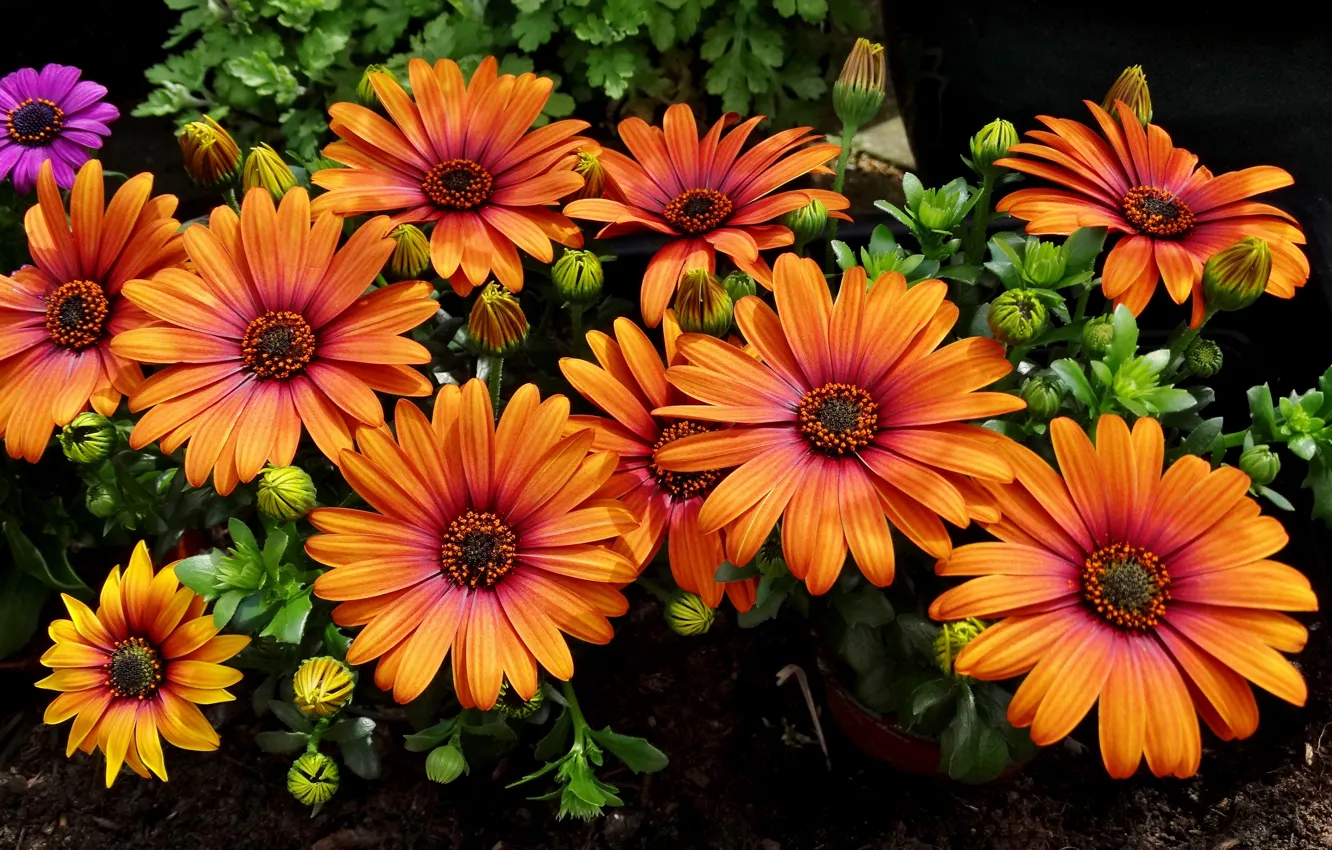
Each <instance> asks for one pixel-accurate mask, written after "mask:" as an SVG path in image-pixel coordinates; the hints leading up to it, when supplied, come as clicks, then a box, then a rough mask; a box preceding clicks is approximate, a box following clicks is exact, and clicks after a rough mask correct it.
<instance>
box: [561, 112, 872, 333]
mask: <svg viewBox="0 0 1332 850" xmlns="http://www.w3.org/2000/svg"><path fill="white" fill-rule="evenodd" d="M736 117H737V116H736V115H735V114H733V113H727V114H726V115H723V116H722V118H721V120H719V121H718V122H717V123H716V124H713V125H712V129H711V130H709V131H708V132H707V135H705V136H704V137H703V139H702V141H700V140H699V138H698V125H697V123H696V122H695V121H694V113H693V111H692V110H690V108H689V107H688V106H687V105H685V104H682V103H677V104H675V105H673V106H671V107H670V108H669V109H667V110H666V117H665V120H664V121H663V125H662V127H660V128H658V127H650V126H648V124H647V123H646V122H645V121H643V120H642V119H641V118H626V119H625V120H624V121H621V122H620V127H619V130H620V138H621V139H622V140H623V141H624V144H625V146H626V147H628V148H629V152H630V153H632V154H633V155H634V158H633V159H630V158H629V157H627V156H625V155H623V154H621V153H617V152H616V151H611V150H607V151H603V152H602V154H601V164H602V166H603V167H604V168H605V169H606V173H607V174H608V175H610V177H611V179H612V180H613V181H614V183H615V187H616V189H617V190H618V191H619V192H620V195H621V197H622V198H623V202H621V201H620V200H612V199H606V198H601V199H587V200H581V201H574V202H573V203H571V204H569V205H568V206H567V207H565V208H564V212H565V213H566V214H567V215H570V216H573V217H574V218H586V219H591V220H592V221H604V222H609V223H608V224H607V225H606V226H605V227H603V228H602V229H601V232H600V233H598V234H597V236H598V238H607V237H610V236H618V235H621V234H624V233H632V232H635V231H640V230H653V231H656V232H658V233H664V234H666V235H667V236H672V237H676V238H675V239H673V240H672V241H670V242H668V243H667V244H666V245H665V247H663V248H661V249H660V250H659V251H657V253H656V254H654V255H653V257H652V260H651V262H650V263H649V264H648V270H647V274H645V275H644V277H643V291H642V310H643V320H644V321H645V322H646V323H647V325H648V327H654V328H655V327H656V326H657V325H658V324H659V323H660V322H661V317H662V314H663V313H664V312H665V311H666V305H668V304H669V303H670V301H671V295H672V294H673V293H674V292H675V285H676V283H677V282H678V281H679V279H680V275H681V273H682V272H684V271H685V270H687V269H691V268H706V269H707V270H708V271H710V272H712V271H715V270H716V261H717V251H721V252H722V253H723V254H726V255H727V256H729V257H730V258H731V260H733V261H734V262H735V264H736V265H737V266H739V267H740V268H741V269H743V270H744V271H745V272H747V273H749V274H750V275H751V276H753V277H754V278H755V279H756V280H758V281H759V282H761V283H763V284H764V285H765V286H769V285H771V281H772V270H771V269H769V268H768V264H767V263H766V262H765V261H764V260H763V258H762V257H760V256H759V251H761V250H763V249H765V248H780V247H781V246H783V245H790V244H791V243H792V241H793V240H794V236H793V235H792V233H791V230H790V229H789V228H787V227H784V226H782V225H780V224H772V223H771V222H774V221H776V220H777V219H778V218H780V217H781V216H782V215H784V214H785V213H788V212H790V211H791V210H795V209H799V208H801V207H803V206H805V205H807V204H808V203H810V201H813V200H818V201H821V202H822V203H823V205H824V206H826V207H827V208H828V209H829V210H832V211H833V212H832V213H830V215H834V216H836V217H838V218H846V215H845V214H844V213H842V212H840V210H844V209H846V208H847V206H849V204H848V202H847V200H846V198H844V197H842V196H841V195H839V194H837V193H836V192H829V191H826V190H822V189H801V190H799V191H789V192H779V193H777V194H776V195H773V194H771V193H772V192H773V191H775V190H776V189H778V188H780V187H781V186H784V185H786V184H787V183H789V182H791V181H792V180H794V179H796V178H797V177H801V176H803V175H805V174H809V173H811V172H816V171H826V169H824V168H823V165H824V163H826V162H827V161H828V160H830V159H832V158H833V157H835V156H837V154H838V153H839V152H840V151H841V148H840V147H838V146H837V145H832V144H823V143H820V144H814V145H809V146H808V147H803V148H802V145H805V144H806V143H807V142H811V141H814V140H815V139H817V138H819V136H817V135H815V134H812V133H810V128H809V127H795V128H793V129H790V130H783V131H782V132H780V133H774V134H773V135H772V137H770V138H768V139H765V140H764V141H762V142H760V143H758V144H757V145H755V146H754V147H753V148H751V149H750V150H749V151H747V152H746V153H744V154H743V155H741V153H740V148H741V147H742V146H743V145H744V143H745V140H746V139H748V138H749V134H750V133H751V132H753V130H754V127H755V126H757V125H758V123H759V122H760V121H762V120H763V116H761V115H759V116H755V117H754V118H751V119H749V120H748V121H746V122H744V123H743V124H741V125H740V126H738V127H736V128H735V129H734V130H732V131H731V132H730V133H727V134H725V135H723V133H722V131H723V130H725V129H726V128H727V127H729V126H730V125H731V124H733V123H734V122H735V120H736Z"/></svg>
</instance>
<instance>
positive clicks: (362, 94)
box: [356, 65, 398, 109]
mask: <svg viewBox="0 0 1332 850" xmlns="http://www.w3.org/2000/svg"><path fill="white" fill-rule="evenodd" d="M372 74H387V75H388V76H389V78H390V79H393V80H396V79H398V75H397V74H395V73H393V72H392V71H391V70H389V67H388V66H387V65H366V66H365V71H364V72H363V73H362V74H361V80H360V82H358V83H357V84H356V98H357V100H359V101H361V105H362V106H368V107H370V108H371V109H374V108H375V107H376V106H379V93H378V92H376V91H375V87H374V86H373V85H371V83H370V76H371V75H372Z"/></svg>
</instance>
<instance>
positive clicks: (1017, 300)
mask: <svg viewBox="0 0 1332 850" xmlns="http://www.w3.org/2000/svg"><path fill="white" fill-rule="evenodd" d="M1049 321H1050V314H1049V311H1048V310H1046V309H1045V304H1043V303H1042V302H1041V299H1039V298H1037V297H1036V296H1035V295H1033V294H1032V293H1031V292H1028V291H1027V290H1025V289H1010V290H1008V291H1007V292H1005V293H1003V294H1002V295H1000V296H999V297H998V298H996V299H994V301H993V302H992V303H991V304H990V332H991V333H992V334H994V338H995V339H997V340H999V341H1000V342H1004V343H1007V344H1009V345H1020V344H1021V343H1024V342H1030V341H1032V340H1033V339H1035V338H1036V337H1038V336H1040V334H1041V333H1042V332H1043V331H1044V330H1045V326H1046V325H1047V324H1049Z"/></svg>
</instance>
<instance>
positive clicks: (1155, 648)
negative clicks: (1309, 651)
mask: <svg viewBox="0 0 1332 850" xmlns="http://www.w3.org/2000/svg"><path fill="white" fill-rule="evenodd" d="M1050 434H1051V437H1052V438H1053V441H1054V450H1055V455H1056V456H1057V458H1058V460H1059V467H1060V469H1061V471H1062V473H1063V475H1062V478H1061V476H1060V475H1059V474H1057V473H1055V472H1054V471H1053V470H1052V469H1050V467H1049V466H1047V465H1046V464H1045V462H1044V461H1043V460H1041V459H1040V458H1039V457H1037V456H1036V455H1035V454H1033V453H1032V452H1030V451H1029V450H1027V449H1025V448H1022V447H1021V446H1017V445H1015V444H1010V446H1009V448H1008V452H1009V454H1010V456H1011V458H1012V463H1013V468H1014V470H1015V472H1016V480H1015V481H1014V482H1013V483H1011V484H1007V485H1005V484H995V483H986V484H985V485H984V486H986V487H987V488H988V489H989V490H990V491H991V492H992V493H993V495H994V497H995V499H996V501H997V502H998V505H999V508H1000V510H1001V511H1002V512H1003V515H1004V518H1003V519H1002V520H1000V521H998V522H993V523H990V524H988V526H987V527H988V529H989V531H990V532H991V533H992V534H994V535H995V536H996V537H998V538H999V539H1000V540H1001V541H1003V542H999V543H976V544H972V545H970V546H962V547H960V548H958V549H957V550H955V551H954V552H953V553H952V555H951V557H948V558H945V559H943V560H941V561H940V562H939V564H938V567H937V569H938V572H939V573H940V574H941V575H949V576H979V578H974V579H972V580H970V581H968V582H966V583H965V584H963V585H961V586H959V587H955V588H953V589H951V590H949V591H947V592H946V593H944V594H943V595H942V596H940V597H939V598H938V599H936V600H935V602H934V604H933V605H932V606H931V607H930V613H931V614H932V615H933V616H935V617H937V618H940V619H949V620H951V619H958V618H963V617H985V618H1000V622H999V623H997V624H996V625H994V626H992V627H991V628H989V629H986V630H985V631H984V632H983V633H982V634H981V635H980V636H979V637H977V638H976V639H975V640H974V641H972V642H971V643H969V644H968V645H967V647H966V648H965V649H963V650H962V652H961V653H960V654H959V655H958V657H957V660H956V662H955V669H956V670H957V672H958V673H959V674H962V675H966V676H974V677H976V678H980V679H1007V678H1010V677H1013V676H1018V675H1021V674H1023V673H1027V672H1028V671H1030V674H1029V675H1028V676H1027V678H1026V680H1025V681H1024V682H1023V683H1022V685H1021V687H1019V688H1018V690H1017V693H1016V695H1015V696H1014V697H1013V700H1012V702H1010V703H1009V706H1008V719H1009V722H1011V723H1012V724H1013V725H1014V726H1030V727H1031V738H1032V740H1033V741H1035V742H1036V743H1037V744H1041V745H1045V744H1050V743H1053V742H1055V741H1057V740H1059V739H1060V738H1063V737H1064V736H1065V735H1067V734H1069V733H1070V732H1072V731H1073V728H1074V727H1075V726H1076V725H1077V724H1078V722H1079V721H1081V720H1082V718H1083V716H1084V715H1085V714H1086V713H1087V712H1088V710H1090V709H1091V707H1092V706H1093V705H1095V704H1097V702H1098V700H1099V703H1100V708H1099V715H1100V739H1101V755H1102V758H1103V760H1104V761H1105V766H1106V768H1107V769H1108V770H1109V772H1110V774H1111V775H1112V776H1116V777H1127V776H1131V775H1132V774H1133V773H1134V771H1136V770H1137V768H1138V764H1139V761H1140V760H1141V758H1142V756H1144V755H1145V756H1146V757H1147V765H1148V767H1150V768H1151V770H1152V773H1154V774H1156V775H1157V776H1165V775H1167V774H1174V775H1175V776H1179V777H1187V776H1192V775H1193V773H1194V772H1195V771H1196V770H1197V769H1198V762H1199V760H1200V758H1201V754H1202V748H1201V743H1200V740H1199V734H1198V719H1197V715H1198V714H1201V715H1202V718H1203V720H1205V721H1206V722H1207V725H1208V726H1209V727H1211V729H1212V731H1214V732H1215V733H1216V734H1217V735H1218V736H1219V737H1221V738H1223V739H1225V740H1230V739H1232V738H1246V737H1248V736H1249V735H1251V734H1253V731H1254V729H1256V728H1257V726H1258V706H1257V704H1256V703H1255V702H1254V698H1253V691H1252V690H1251V689H1250V687H1249V684H1248V682H1246V681H1245V680H1246V679H1247V680H1248V681H1251V682H1253V683H1254V684H1256V685H1258V686H1259V687H1261V688H1263V689H1264V690H1266V691H1269V692H1271V693H1273V694H1275V695H1277V696H1279V697H1281V698H1282V699H1284V700H1287V701H1289V702H1292V703H1295V704H1297V705H1303V704H1304V701H1305V697H1306V688H1305V684H1304V680H1303V679H1302V678H1301V677H1300V674H1299V672H1298V671H1297V670H1296V669H1295V668H1294V667H1293V666H1292V665H1291V664H1290V662H1289V661H1287V660H1286V659H1285V658H1284V657H1283V656H1282V655H1281V654H1280V653H1281V652H1297V651H1299V650H1300V649H1301V648H1303V646H1304V643H1305V639H1306V637H1307V635H1306V632H1305V629H1304V627H1303V626H1301V625H1300V624H1299V623H1298V622H1296V621H1295V620H1293V619H1291V618H1290V617H1288V616H1286V615H1285V614H1281V613H1278V612H1279V611H1282V610H1286V611H1313V610H1315V609H1316V608H1317V604H1318V603H1317V600H1316V599H1315V597H1314V594H1313V591H1312V590H1311V589H1310V587H1309V582H1308V580H1307V579H1305V578H1304V576H1302V575H1301V574H1300V573H1299V572H1297V571H1296V570H1294V569H1292V568H1290V567H1288V566H1286V565H1284V564H1279V563H1277V562H1275V561H1270V560H1267V558H1268V557H1269V556H1271V555H1272V554H1274V553H1276V552H1277V551H1279V550H1280V549H1281V548H1282V547H1283V546H1284V545H1285V544H1286V533H1285V531H1283V530H1282V528H1281V523H1279V522H1277V521H1276V520H1275V519H1272V518H1271V517H1263V516H1259V509H1258V504H1257V503H1256V502H1255V501H1254V500H1253V499H1251V498H1249V497H1248V496H1246V495H1245V492H1246V490H1247V489H1248V487H1249V477H1248V476H1247V475H1245V474H1244V473H1243V472H1240V471H1239V470H1238V469H1234V468H1231V467H1221V468H1220V469H1217V470H1213V469H1212V468H1211V466H1210V465H1209V464H1208V463H1207V462H1206V461H1205V460H1203V459H1201V458H1198V457H1193V456H1188V455H1186V456H1185V457H1183V458H1181V459H1180V460H1178V461H1176V462H1175V463H1174V464H1173V465H1172V466H1171V467H1170V468H1169V469H1168V470H1166V472H1165V474H1164V475H1162V473H1161V463H1162V457H1163V456H1164V440H1163V437H1162V433H1161V426H1160V425H1159V424H1157V422H1156V420H1154V419H1139V420H1138V421H1137V422H1136V423H1135V424H1134V426H1133V430H1132V432H1130V431H1129V429H1128V427H1127V426H1126V425H1125V424H1124V422H1123V420H1121V419H1120V418H1119V417H1117V416H1103V417H1101V419H1100V423H1099V424H1098V426H1097V429H1096V434H1097V438H1096V446H1095V447H1094V448H1093V446H1092V444H1091V441H1090V440H1088V439H1087V435H1086V434H1084V433H1083V431H1082V429H1081V428H1079V427H1078V426H1077V425H1076V424H1075V423H1074V422H1073V421H1072V420H1070V419H1056V420H1055V421H1054V422H1052V423H1051V425H1050Z"/></svg>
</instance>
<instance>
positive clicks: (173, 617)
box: [37, 543, 250, 788]
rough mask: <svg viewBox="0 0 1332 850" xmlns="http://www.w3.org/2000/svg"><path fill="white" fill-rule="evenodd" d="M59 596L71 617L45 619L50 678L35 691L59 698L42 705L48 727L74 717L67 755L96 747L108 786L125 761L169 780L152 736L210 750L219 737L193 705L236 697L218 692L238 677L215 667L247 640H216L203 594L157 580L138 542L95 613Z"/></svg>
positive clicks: (161, 575) (164, 577) (171, 580)
mask: <svg viewBox="0 0 1332 850" xmlns="http://www.w3.org/2000/svg"><path fill="white" fill-rule="evenodd" d="M64 600H65V607H67V608H68V609H69V614H70V617H71V619H69V620H56V621H54V622H52V623H51V627H50V632H51V639H52V640H54V641H55V646H53V647H51V648H50V649H48V650H47V651H46V653H45V654H44V655H42V663H43V664H45V665H46V666H47V667H52V668H54V669H55V672H54V673H52V674H51V675H50V676H47V677H46V678H45V679H42V680H41V681H40V682H38V683H37V687H39V688H46V689H47V690H52V691H60V692H61V693H60V695H59V696H57V697H56V698H55V699H54V700H52V702H51V704H50V705H49V706H47V707H46V714H45V715H44V716H43V718H42V719H43V720H44V721H45V722H46V723H50V724H56V723H64V722H65V721H66V720H68V719H70V718H71V717H73V718H74V725H73V727H72V728H71V729H70V730H69V744H68V746H67V747H66V751H65V754H66V755H67V756H68V755H73V754H74V751H75V750H76V749H77V750H83V752H85V753H91V752H92V751H93V750H94V749H101V750H102V752H103V753H105V754H106V785H107V787H108V788H109V787H111V783H112V782H114V781H115V779H116V776H117V774H119V773H120V765H121V764H122V763H123V764H127V765H129V767H130V769H131V770H133V771H134V772H135V773H137V774H139V775H140V776H142V777H144V778H145V779H147V778H149V776H150V772H151V773H152V774H156V775H157V776H158V777H160V778H161V779H163V780H165V779H166V778H167V773H166V763H165V761H164V760H163V758H162V742H161V740H160V739H159V735H160V736H161V737H162V738H166V739H167V741H169V742H170V743H172V744H175V745H176V746H177V747H180V748H181V749H183V750H204V751H207V750H215V749H217V745H218V737H217V732H215V731H213V727H212V726H210V725H209V723H208V720H207V719H205V718H204V716H203V713H202V712H200V711H199V708H198V706H199V705H210V704H212V703H217V702H227V701H229V700H232V699H235V697H234V696H232V695H231V694H230V693H229V692H227V691H226V690H225V688H227V687H229V686H231V685H234V684H236V683H237V682H239V681H240V680H241V673H240V671H239V670H235V669H232V668H231V667H224V666H223V665H222V664H221V662H223V661H226V660H227V659H228V658H231V657H232V656H233V655H235V654H236V653H238V652H240V651H241V650H242V649H244V648H245V646H246V644H248V643H249V642H250V639H249V638H248V637H245V636H244V635H219V634H218V633H217V631H218V629H217V626H215V625H214V624H213V617H212V615H211V614H204V606H205V602H204V598H203V597H202V596H199V595H198V594H197V593H195V592H194V591H192V590H190V589H189V588H188V587H181V586H180V582H178V581H176V574H175V572H174V571H173V570H172V568H171V567H164V568H162V569H161V570H160V571H158V572H157V573H156V575H154V573H153V565H152V561H151V560H150V559H149V557H148V547H147V546H145V545H144V544H143V543H139V544H138V545H137V546H135V547H134V554H133V555H131V556H130V561H129V567H127V568H126V570H125V572H124V575H123V576H122V575H121V572H120V567H116V568H115V569H113V570H111V574H110V575H109V576H107V579H106V584H104V585H102V599H101V605H100V606H99V607H98V609H97V611H96V613H94V612H93V611H92V609H90V608H89V607H88V606H87V605H84V604H83V603H82V602H80V601H79V600H77V599H75V598H74V597H72V596H69V595H64Z"/></svg>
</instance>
